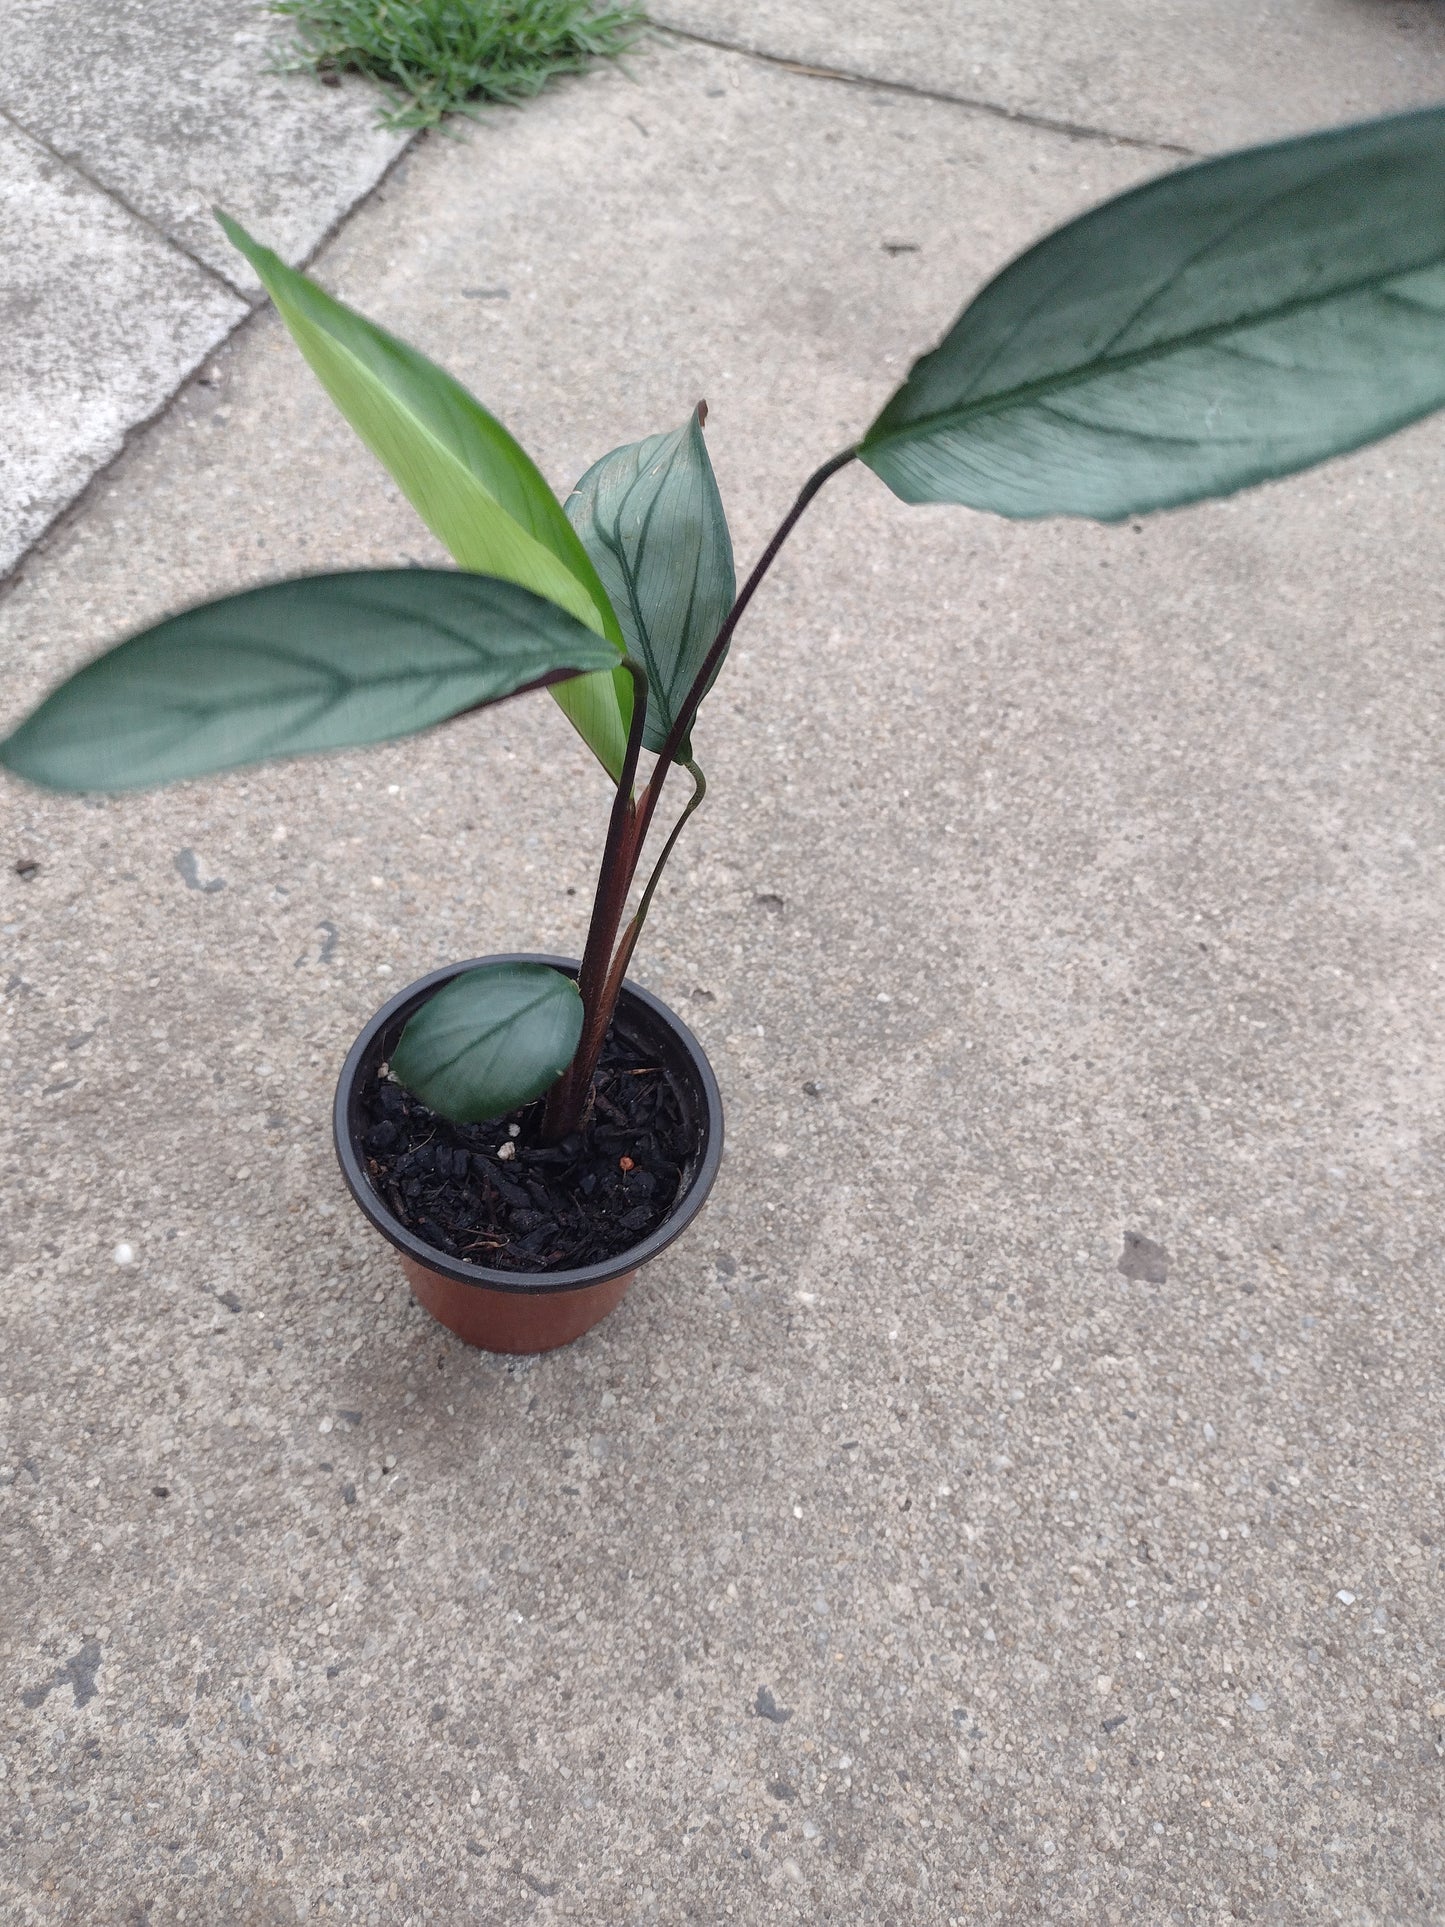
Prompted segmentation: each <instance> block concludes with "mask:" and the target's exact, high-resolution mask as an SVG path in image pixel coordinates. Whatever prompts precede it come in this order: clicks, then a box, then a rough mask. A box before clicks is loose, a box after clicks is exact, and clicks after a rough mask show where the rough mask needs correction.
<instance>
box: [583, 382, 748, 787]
mask: <svg viewBox="0 0 1445 1927" xmlns="http://www.w3.org/2000/svg"><path fill="white" fill-rule="evenodd" d="M567 514H568V516H569V517H570V518H571V520H572V523H573V526H574V527H575V528H576V530H577V533H578V534H579V535H580V536H581V538H582V541H583V544H584V545H585V547H586V549H587V553H588V554H589V555H590V556H591V558H592V560H593V562H594V563H595V564H596V567H597V573H598V575H599V576H600V577H601V580H602V585H603V587H604V588H605V589H606V591H607V594H608V596H609V598H610V599H611V602H612V606H613V608H614V609H615V610H616V611H617V619H618V621H619V622H620V623H621V625H622V635H623V640H624V641H625V643H626V645H627V650H628V653H629V654H630V655H633V656H635V657H637V658H638V660H639V661H640V662H641V663H642V665H643V667H644V668H645V669H646V671H647V683H648V692H647V727H646V731H645V733H644V736H643V742H644V744H645V746H646V747H647V748H648V749H651V750H659V749H661V748H662V746H663V744H664V742H666V740H667V734H668V731H669V730H670V729H671V728H672V725H673V723H674V722H675V721H676V719H677V713H678V710H679V709H680V708H681V707H682V703H683V699H684V697H685V696H686V695H687V692H688V690H689V689H690V688H691V687H692V682H693V678H694V677H695V676H696V674H697V672H698V670H699V669H700V668H701V666H702V659H703V657H704V656H705V655H706V654H707V652H708V650H709V649H710V648H711V647H712V643H713V638H714V637H715V636H716V635H717V632H718V630H719V629H720V628H721V627H722V623H723V617H724V616H725V615H726V614H727V612H728V610H729V609H730V608H731V607H732V601H733V595H734V593H735V590H736V587H737V583H736V579H735V576H734V573H733V545H732V539H731V537H730V536H729V534H728V525H727V517H726V516H725V515H724V514H723V505H722V498H721V496H720V495H719V494H718V488H717V481H716V479H715V478H714V476H713V471H712V463H711V461H710V460H709V459H708V452H707V444H706V442H705V441H704V440H703V433H702V420H701V411H695V412H694V413H693V414H691V415H689V416H688V418H687V421H686V423H685V424H684V425H683V426H682V427H681V428H679V429H675V430H674V431H673V433H672V434H670V435H652V436H649V437H648V439H647V440H646V441H642V442H632V443H630V444H629V445H628V446H627V447H626V448H615V449H613V451H612V453H611V454H610V455H604V456H603V457H602V460H601V461H600V462H594V463H593V465H592V467H591V468H589V469H588V471H587V473H586V474H585V475H584V476H583V477H582V479H581V481H580V482H579V483H578V484H577V487H576V489H575V491H574V492H573V494H572V495H571V496H570V497H569V498H568V502H567ZM719 667H721V664H719ZM683 753H684V755H685V754H686V753H687V752H686V750H684V752H683Z"/></svg>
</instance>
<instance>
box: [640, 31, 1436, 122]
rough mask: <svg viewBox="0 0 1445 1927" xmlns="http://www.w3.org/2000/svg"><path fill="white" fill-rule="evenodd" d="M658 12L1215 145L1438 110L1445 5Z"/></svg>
mask: <svg viewBox="0 0 1445 1927" xmlns="http://www.w3.org/2000/svg"><path fill="white" fill-rule="evenodd" d="M651 12H652V16H653V18H654V19H655V20H657V21H659V22H660V23H661V24H663V25H667V26H673V27H678V28H681V29H682V30H684V31H686V32H691V33H695V34H702V35H706V36H708V37H710V38H712V39H715V40H720V41H723V42H726V43H728V44H731V45H733V46H736V47H746V48H750V49H754V50H756V51H758V52H760V53H764V54H768V55H771V56H773V57H774V58H776V59H781V60H791V61H799V62H804V63H813V64H816V65H818V66H820V67H823V68H831V69H835V70H842V71H843V72H845V73H852V74H855V75H861V76H864V77H872V78H874V79H878V80H884V81H892V82H894V83H896V84H899V85H902V86H904V87H914V88H920V89H923V90H924V91H926V92H933V93H943V94H952V95H955V96H957V97H958V98H960V99H964V100H971V101H976V102H979V103H981V104H984V105H986V106H987V107H988V108H989V109H991V110H994V111H998V110H1002V111H1004V112H1009V113H1014V114H1023V115H1037V116H1042V117H1043V118H1045V119H1049V120H1054V121H1062V122H1066V123H1069V124H1071V125H1075V126H1080V127H1086V128H1091V129H1094V130H1096V131H1098V132H1100V133H1112V134H1117V135H1121V136H1123V137H1125V138H1129V139H1134V140H1143V141H1160V142H1164V143H1166V144H1168V145H1170V146H1173V147H1175V148H1178V147H1183V148H1186V149H1195V150H1197V151H1200V152H1206V151H1210V150H1213V149H1216V148H1221V147H1239V146H1246V145H1248V144H1249V143H1250V142H1252V141H1262V140H1273V139H1276V138H1278V137H1279V136H1281V135H1283V134H1295V133H1301V132H1303V131H1305V130H1306V129H1308V128H1311V127H1321V126H1327V125H1329V124H1330V123H1331V122H1334V121H1344V120H1362V119H1365V118H1367V117H1368V116H1369V115H1371V114H1386V113H1392V112H1396V111H1398V110H1399V109H1401V108H1405V107H1426V106H1433V105H1434V104H1435V102H1436V101H1438V100H1439V99H1440V97H1441V94H1442V92H1445V16H1442V13H1441V9H1440V7H1439V6H1438V5H1437V4H1436V0H1391V3H1389V4H1385V3H1382V0H1258V4H1255V5H1251V6H1248V7H1241V6H1239V5H1238V4H1236V0H1183V3H1181V0H1173V3H1172V4H1170V3H1169V0H1165V4H1163V5H1161V4H1159V3H1158V0H917V3H916V4H914V5H912V6H910V7H909V8H908V9H907V11H906V14H901V13H900V11H899V9H897V8H894V7H880V6H878V5H876V4H874V0H663V4H662V5H661V7H660V8H653V9H651Z"/></svg>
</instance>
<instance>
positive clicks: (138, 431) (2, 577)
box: [0, 106, 428, 603]
mask: <svg viewBox="0 0 1445 1927" xmlns="http://www.w3.org/2000/svg"><path fill="white" fill-rule="evenodd" d="M0 119H3V120H8V121H10V123H11V125H12V126H14V127H15V128H16V129H17V130H18V131H19V132H20V133H22V134H24V135H25V136H26V138H27V139H30V140H35V139H36V136H35V135H33V134H31V133H30V132H29V130H28V129H27V128H24V127H22V126H21V125H20V122H19V121H17V120H15V118H14V116H13V115H12V114H11V113H10V112H9V110H8V109H7V108H5V107H4V106H0ZM427 131H428V130H427V129H426V128H417V129H415V130H414V131H413V132H412V133H411V134H410V135H409V136H408V137H407V139H406V140H405V141H404V142H403V143H402V145H401V146H400V147H399V148H398V149H397V150H396V152H395V153H394V154H393V155H392V157H391V159H390V160H389V161H388V162H387V163H386V166H385V167H384V168H383V169H382V170H381V172H380V173H379V174H378V175H377V177H376V179H375V180H374V181H373V182H372V184H371V186H370V187H369V188H367V190H366V192H365V193H364V194H360V195H358V196H357V198H356V199H355V200H354V201H353V202H352V203H351V204H350V206H349V207H344V208H342V209H341V210H340V211H339V213H338V214H337V215H336V217H335V219H334V220H332V221H330V222H328V223H327V225H326V227H325V228H324V229H323V231H322V232H321V233H320V234H319V235H318V236H317V239H316V244H315V246H314V247H312V248H311V249H310V250H309V252H308V253H306V254H305V255H303V256H302V258H301V259H300V260H299V261H296V262H293V263H292V264H291V265H292V266H294V267H298V268H302V269H307V268H310V267H311V265H312V263H313V262H314V261H315V260H316V258H317V256H318V255H319V254H321V253H322V251H323V250H324V249H325V248H327V247H329V246H330V244H331V243H332V242H333V241H334V240H335V239H336V237H337V235H338V234H339V233H340V232H341V229H342V227H343V226H344V225H345V223H346V222H348V221H349V220H350V219H351V217H352V215H353V214H359V213H360V212H361V210H362V209H363V208H364V207H366V206H367V205H368V203H369V202H370V201H371V200H372V198H373V196H375V195H377V194H379V193H380V192H381V190H382V189H383V188H384V187H385V186H386V184H387V182H388V181H389V180H390V179H391V176H392V174H393V172H394V171H395V170H396V168H397V167H398V166H399V165H400V163H401V161H402V160H403V158H404V157H405V156H406V155H408V154H409V153H410V152H411V151H412V148H413V147H414V146H415V145H416V144H417V142H418V140H420V139H421V138H422V137H423V136H424V135H425V134H426V132H427ZM38 145H40V146H42V147H43V148H44V149H45V151H46V152H47V153H48V154H51V155H52V156H53V157H54V158H55V159H56V160H57V161H59V162H60V163H61V165H62V166H65V167H71V166H72V165H73V163H72V162H70V161H69V160H67V159H66V157H65V155H63V154H59V153H57V152H56V150H55V149H54V148H53V147H51V146H50V144H49V143H48V142H46V141H40V142H38ZM76 171H77V172H82V173H83V170H80V169H77V170H76ZM83 178H84V179H85V180H86V182H87V184H89V185H91V186H94V185H96V184H95V183H94V182H92V181H91V179H90V176H89V175H88V174H85V175H83ZM99 192H101V193H103V194H109V189H107V188H100V189H99ZM110 198H111V199H112V200H113V201H115V202H116V203H117V205H118V206H121V207H125V208H126V212H127V213H131V212H133V210H132V209H131V208H129V207H127V206H126V203H125V202H124V201H123V200H122V199H121V197H120V196H119V195H116V194H111V195H110ZM136 219H137V220H142V221H144V217H143V216H141V215H137V216H136ZM145 225H146V226H147V227H151V228H152V231H153V232H155V233H158V234H159V233H161V232H162V231H161V230H160V229H158V228H154V227H153V224H152V223H150V222H145ZM162 238H165V239H168V238H169V237H166V236H163V237H162ZM181 252H182V253H184V252H185V250H184V249H182V250H181ZM187 258H188V259H191V258H193V257H190V256H189V255H188V256H187ZM198 265H200V266H204V265H205V264H204V263H203V262H202V263H199V264H198ZM207 273H208V274H210V275H211V277H212V279H213V280H215V281H217V282H219V283H220V285H221V286H222V287H223V288H225V289H226V290H227V292H228V293H231V294H234V295H235V296H236V297H237V299H238V300H241V301H244V302H245V303H246V312H245V313H244V314H240V315H237V317H236V319H235V320H234V321H233V322H232V324H231V326H230V327H229V328H227V330H226V331H225V333H224V334H223V335H221V337H220V338H219V339H218V340H217V341H214V342H213V343H212V344H211V346H210V347H209V348H207V350H206V352H205V353H204V354H203V355H198V356H197V357H196V359H195V360H194V361H193V362H192V363H191V364H190V366H189V367H188V368H187V369H186V371H185V373H184V374H183V375H182V376H181V377H180V379H179V381H177V382H176V384H175V386H174V387H173V388H172V389H171V390H170V391H169V393H168V394H166V395H164V396H163V397H162V398H161V400H160V401H159V402H158V403H157V404H156V406H155V407H154V408H153V409H152V410H151V412H150V413H149V414H148V415H145V416H142V417H141V419H140V420H138V421H134V422H132V423H131V424H130V426H129V427H128V428H127V429H126V431H125V433H124V435H123V436H122V438H121V442H120V446H119V448H117V449H116V451H115V453H114V455H112V456H111V457H110V459H109V460H108V461H105V462H102V463H101V464H100V466H99V467H98V468H97V469H96V470H95V473H94V474H93V475H91V476H90V477H89V478H88V480H87V481H86V482H85V484H84V486H83V487H81V488H79V489H77V490H76V492H75V494H74V495H72V496H71V498H70V500H69V501H68V502H66V503H64V504H63V506H62V507H60V508H58V509H57V510H56V511H55V514H54V515H53V516H52V517H51V519H50V520H49V521H48V522H47V523H46V524H45V527H44V528H43V529H41V530H40V531H39V533H38V534H37V535H35V536H34V537H33V538H32V539H31V540H30V541H29V542H27V543H26V545H25V547H24V548H23V549H22V550H21V551H20V553H19V555H17V556H16V558H15V560H14V562H12V563H11V565H10V567H9V568H8V569H6V570H5V571H3V572H0V603H4V602H5V601H6V600H7V599H8V598H9V597H10V596H11V595H12V594H13V593H14V591H15V590H16V589H17V588H19V586H20V583H21V581H22V579H23V578H24V574H25V569H26V566H27V564H28V563H29V562H30V561H31V559H32V558H33V557H34V556H35V555H36V554H38V553H39V552H40V551H41V550H42V549H45V548H48V547H49V545H50V543H51V542H53V541H54V540H55V539H56V537H58V536H61V535H64V534H66V533H68V531H69V530H71V529H72V528H74V527H75V525H76V524H77V523H78V522H79V521H80V520H81V518H82V517H83V516H84V515H85V513H86V511H87V510H88V509H89V508H90V507H91V505H92V503H93V501H94V499H95V496H96V495H97V493H98V492H99V490H100V488H101V487H102V485H103V484H104V483H105V482H107V481H108V480H109V479H110V478H111V477H112V476H113V475H114V473H115V471H116V470H117V469H118V468H119V467H120V465H121V463H122V462H124V461H126V460H127V459H128V458H129V457H130V455H131V454H132V453H134V451H135V450H136V449H137V448H138V447H139V446H140V443H141V441H142V440H143V438H144V437H145V436H146V435H147V434H148V433H149V432H150V430H151V429H152V428H154V427H155V425H156V424H157V423H158V422H159V421H161V420H162V418H163V417H164V416H166V415H167V414H169V412H170V411H171V409H172V408H174V406H175V404H176V402H177V401H178V400H179V399H180V397H181V395H182V394H183V393H184V392H185V390H186V389H187V388H188V387H189V386H190V384H191V382H192V381H193V380H194V379H195V375H196V370H197V369H198V368H202V367H204V366H205V364H206V363H207V362H208V361H209V360H210V359H211V357H212V356H213V355H217V354H219V353H220V352H221V350H222V349H223V348H225V347H227V346H229V344H230V343H231V342H233V341H234V340H235V338H236V336H237V335H238V334H239V333H240V332H241V330H242V329H243V328H246V327H249V326H250V324H251V323H252V322H253V321H255V319H256V317H257V316H258V315H260V314H263V313H264V312H265V310H266V309H267V308H268V307H269V306H270V297H269V296H268V295H267V294H266V293H265V292H264V290H260V291H257V292H256V293H254V294H253V293H249V292H247V291H245V290H243V289H241V288H235V287H232V285H231V283H230V282H229V281H227V280H226V278H225V276H224V275H222V274H218V273H217V272H216V270H215V269H213V268H211V269H207Z"/></svg>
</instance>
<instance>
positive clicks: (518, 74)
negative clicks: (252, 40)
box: [271, 0, 646, 127]
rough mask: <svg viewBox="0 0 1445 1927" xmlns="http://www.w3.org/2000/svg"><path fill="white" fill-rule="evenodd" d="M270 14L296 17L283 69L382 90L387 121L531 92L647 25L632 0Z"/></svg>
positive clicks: (416, 119)
mask: <svg viewBox="0 0 1445 1927" xmlns="http://www.w3.org/2000/svg"><path fill="white" fill-rule="evenodd" d="M271 11H272V12H273V13H279V14H284V15H285V16H286V17H287V18H289V19H291V20H294V21H295V22H296V24H297V29H298V34H297V40H296V44H295V47H294V50H293V54H292V58H291V59H290V60H289V61H287V63H286V65H287V66H288V67H290V68H292V69H297V68H300V69H303V70H305V71H307V72H311V73H316V74H319V75H320V76H321V78H322V79H323V80H328V79H330V80H332V82H333V84H334V80H335V77H336V76H337V75H340V74H343V73H359V74H367V75H369V76H370V77H371V78H373V79H375V80H380V81H382V82H383V83H384V84H385V85H386V86H387V87H388V88H390V89H391V91H392V97H393V99H394V101H395V103H396V105H395V106H394V107H393V108H392V109H390V110H389V111H387V112H384V113H383V115H382V119H383V121H384V122H385V123H386V125H387V126H389V127H434V126H435V125H436V124H437V122H438V121H440V120H442V119H443V118H444V117H445V116H446V115H447V114H456V113H465V114H474V113H475V112H476V111H477V104H478V103H479V102H482V101H488V100H495V101H518V100H527V99H530V98H531V96H532V95H533V94H538V93H540V92H541V90H542V89H543V88H544V87H545V86H546V84H547V82H548V81H549V80H551V79H552V78H553V77H554V76H555V75H557V74H575V73H580V72H582V70H583V69H584V68H586V67H590V66H591V65H592V63H593V62H594V61H596V60H603V59H607V58H610V57H612V56H615V55H617V54H620V53H624V52H625V51H626V50H627V48H629V47H630V46H632V44H633V43H634V42H635V41H636V39H637V37H638V35H639V34H640V33H641V32H642V31H643V28H644V26H645V25H646V21H645V18H644V16H643V13H642V9H641V7H640V6H638V5H636V4H634V0H619V3H618V4H616V5H602V4H599V0H272V6H271Z"/></svg>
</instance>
